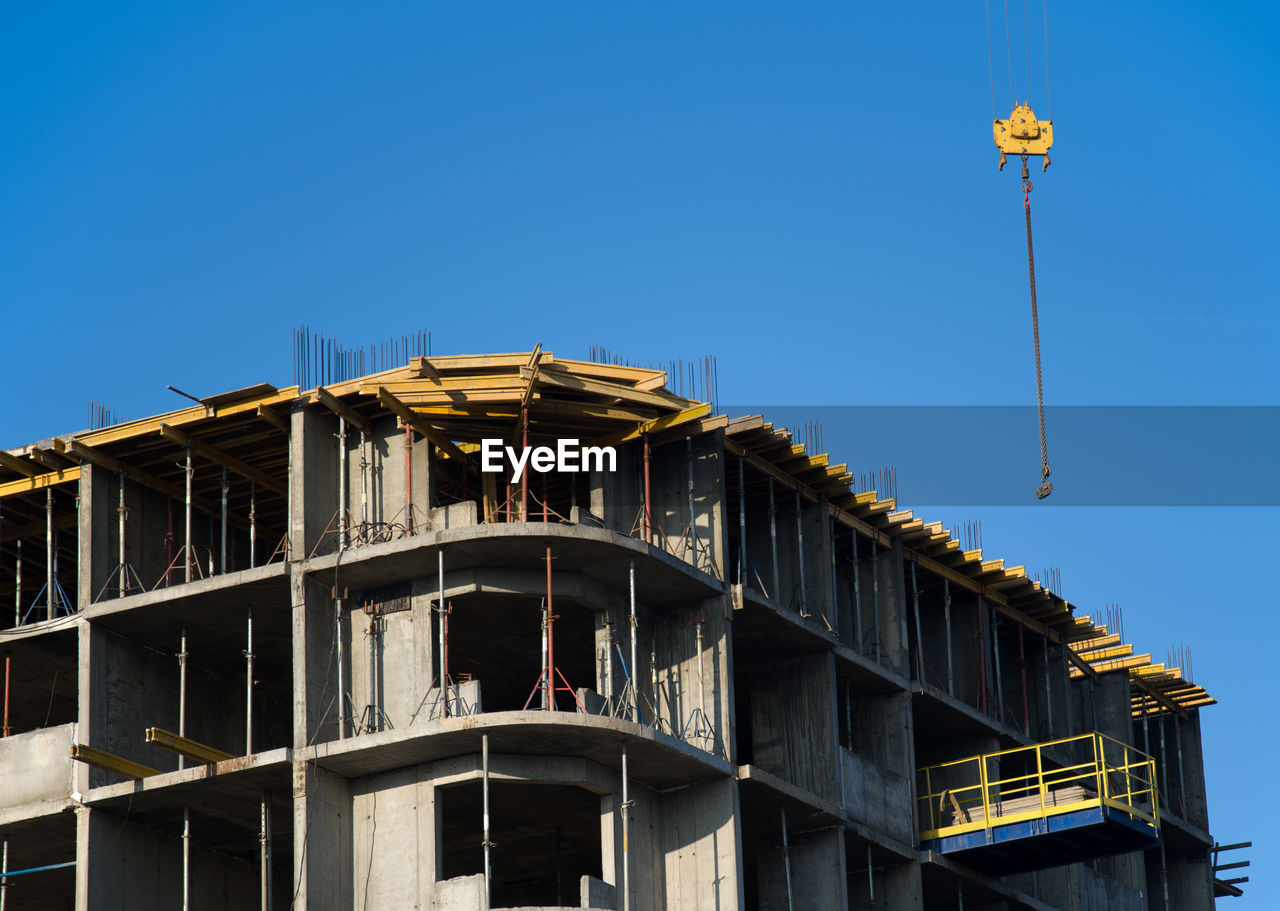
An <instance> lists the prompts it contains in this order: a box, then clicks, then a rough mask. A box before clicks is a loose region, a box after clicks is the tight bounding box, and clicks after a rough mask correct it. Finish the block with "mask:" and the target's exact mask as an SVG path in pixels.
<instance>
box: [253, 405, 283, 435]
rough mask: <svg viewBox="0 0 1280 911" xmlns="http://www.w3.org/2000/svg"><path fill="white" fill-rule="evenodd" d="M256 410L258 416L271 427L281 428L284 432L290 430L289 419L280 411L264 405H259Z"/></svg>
mask: <svg viewBox="0 0 1280 911" xmlns="http://www.w3.org/2000/svg"><path fill="white" fill-rule="evenodd" d="M257 412H258V417H260V418H262V419H263V420H264V421H266V422H267V423H268V424H270V425H271V426H272V427H274V428H276V429H277V430H282V431H284V432H285V433H289V432H290V428H289V419H288V418H286V417H285V416H284V415H282V414H280V412H278V411H276V410H275V409H274V408H268V407H267V406H266V405H259V406H258V409H257Z"/></svg>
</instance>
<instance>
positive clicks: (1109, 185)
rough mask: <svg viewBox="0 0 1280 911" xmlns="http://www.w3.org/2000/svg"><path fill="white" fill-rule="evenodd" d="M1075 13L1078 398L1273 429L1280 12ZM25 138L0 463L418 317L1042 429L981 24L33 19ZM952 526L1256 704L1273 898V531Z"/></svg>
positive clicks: (649, 7)
mask: <svg viewBox="0 0 1280 911" xmlns="http://www.w3.org/2000/svg"><path fill="white" fill-rule="evenodd" d="M993 6H994V7H995V8H994V9H993V11H992V12H993V28H994V35H993V38H994V42H993V43H994V46H995V49H996V54H995V67H994V69H995V76H996V79H995V83H996V92H995V94H996V100H997V110H998V112H999V113H1000V114H1001V116H1003V115H1004V114H1005V113H1007V110H1008V108H1009V106H1010V105H1009V100H1010V99H1009V86H1008V70H1007V65H1006V62H1005V60H1006V58H1005V53H1004V32H1003V29H1004V20H1003V9H1002V6H1001V5H1000V4H993ZM1012 13H1013V15H1014V20H1015V22H1014V26H1015V31H1014V34H1013V37H1012V41H1011V44H1012V45H1013V75H1014V80H1015V84H1016V91H1017V94H1018V95H1019V96H1020V97H1023V96H1025V95H1026V94H1027V92H1026V86H1025V83H1026V75H1025V61H1024V57H1023V52H1022V48H1023V46H1024V45H1023V40H1022V38H1023V33H1022V29H1021V25H1020V23H1021V18H1020V15H1019V14H1020V13H1022V9H1021V8H1020V7H1017V6H1016V5H1015V7H1014V9H1013V10H1012ZM1030 15H1031V21H1032V31H1033V35H1032V58H1033V72H1032V84H1031V87H1030V88H1031V98H1032V101H1033V102H1034V103H1035V107H1036V109H1037V111H1038V113H1039V114H1040V116H1041V117H1047V116H1048V109H1047V105H1046V104H1045V100H1044V97H1043V96H1044V94H1045V93H1044V79H1043V40H1042V35H1041V33H1040V19H1039V11H1038V10H1034V9H1033V10H1031V11H1030ZM1049 17H1050V35H1049V43H1050V48H1049V49H1050V55H1051V63H1052V88H1053V117H1054V120H1055V128H1056V135H1057V145H1056V146H1055V148H1054V156H1053V157H1054V165H1053V167H1052V168H1051V169H1050V171H1049V172H1048V173H1047V174H1044V175H1040V174H1039V173H1038V172H1037V173H1036V174H1035V176H1034V177H1033V180H1034V182H1035V184H1036V189H1035V191H1034V193H1033V205H1034V214H1035V230H1036V253H1037V256H1036V260H1037V262H1036V265H1037V273H1038V276H1039V279H1040V285H1039V287H1040V301H1041V331H1042V337H1043V338H1042V342H1043V351H1044V359H1045V388H1046V396H1047V397H1048V400H1049V401H1050V402H1051V403H1057V404H1072V405H1096V404H1127V405H1153V404H1163V405H1168V404H1196V405H1215V404H1236V405H1239V404H1271V405H1274V404H1280V403H1278V402H1277V386H1276V381H1275V377H1274V368H1273V363H1274V360H1275V359H1274V357H1273V352H1274V351H1275V349H1276V347H1277V343H1278V342H1280V331H1278V324H1277V321H1278V319H1280V318H1278V317H1277V315H1276V312H1277V310H1276V306H1275V304H1276V294H1275V291H1274V270H1273V269H1271V268H1269V267H1270V265H1271V261H1272V260H1273V259H1274V238H1275V233H1276V232H1275V226H1274V218H1275V216H1274V213H1275V212H1276V211H1277V202H1280V198H1278V197H1280V192H1278V183H1277V176H1276V169H1275V168H1274V167H1273V166H1272V162H1273V160H1274V157H1275V149H1276V148H1278V147H1280V136H1278V135H1277V133H1278V132H1280V127H1278V126H1277V118H1276V117H1275V111H1276V103H1275V99H1274V93H1275V89H1276V87H1277V85H1280V72H1278V70H1280V52H1278V50H1277V49H1280V28H1278V27H1277V18H1276V15H1275V12H1274V10H1273V9H1272V8H1271V7H1270V6H1268V5H1264V4H1261V3H1255V4H1249V3H1236V4H1203V3H1191V2H1162V3H1155V2H1147V3H1126V4H1104V3H1099V2H1083V3H1076V4H1072V5H1067V4H1053V5H1051V6H1050V8H1049ZM0 109H2V110H4V111H5V124H6V129H5V135H4V138H3V141H0V200H2V201H3V202H2V204H0V306H2V307H3V318H4V327H5V328H4V331H3V332H2V333H0V355H2V356H3V358H4V363H5V364H6V365H7V367H8V370H9V375H10V377H11V379H10V388H11V390H12V391H11V393H10V394H9V395H7V396H5V397H4V399H3V401H0V445H4V446H14V445H18V444H21V443H25V442H29V441H31V440H33V439H36V438H41V437H46V436H49V435H51V434H53V433H57V432H64V431H68V430H74V429H78V428H80V427H82V426H83V425H84V423H85V403H86V400H87V399H89V398H94V399H98V400H101V401H103V402H105V403H106V404H107V405H109V406H111V407H112V408H114V409H116V411H118V412H120V413H121V414H123V415H125V416H126V417H136V416H140V415H144V414H150V413H155V412H158V411H161V410H166V409H168V408H172V407H177V406H180V405H181V404H182V400H180V399H177V398H176V397H175V396H173V394H172V393H170V392H167V391H166V390H165V389H164V386H165V384H167V383H172V384H174V385H176V386H179V387H181V388H183V389H186V390H188V391H191V392H194V393H196V394H197V395H208V394H212V393H214V392H217V391H222V390H226V389H230V388H235V387H238V386H243V385H247V384H250V383H253V382H258V381H262V380H266V381H271V382H275V383H277V384H279V385H286V384H287V383H288V382H290V371H291V356H290V349H289V332H290V329H291V328H292V327H293V326H296V325H298V324H300V323H303V322H305V323H308V324H309V325H311V326H312V327H314V328H316V329H318V330H321V331H324V332H326V334H331V335H335V336H337V337H339V338H341V339H343V340H344V341H346V342H348V343H350V344H359V343H361V342H368V341H374V340H377V339H381V338H383V337H385V336H388V335H391V334H399V333H401V332H407V331H411V330H414V329H417V328H420V327H426V328H428V329H430V330H431V332H432V337H433V342H434V347H435V350H436V351H437V352H443V351H448V352H472V351H499V350H527V349H529V348H531V347H532V345H533V344H534V343H535V342H538V341H541V342H542V343H543V344H544V345H545V346H546V347H547V348H550V349H552V350H553V351H555V352H556V353H559V354H564V355H576V356H582V355H584V354H585V353H586V350H587V347H588V346H589V345H604V346H606V347H608V348H610V349H612V350H614V351H616V352H618V353H619V354H621V355H623V356H626V357H629V358H631V359H634V360H636V361H640V362H659V361H666V360H667V359H669V358H674V357H685V358H690V357H697V356H701V355H704V354H707V353H713V354H715V355H716V356H717V358H718V361H719V373H720V376H719V381H720V396H721V399H722V400H724V401H741V402H762V403H773V404H779V405H781V404H791V405H797V404H799V405H808V404H812V405H839V404H927V405H949V404H966V405H991V404H1024V405H1025V404H1027V403H1030V402H1032V401H1034V398H1033V396H1034V389H1033V385H1032V376H1033V374H1032V364H1031V358H1030V338H1029V335H1030V333H1029V331H1028V325H1027V323H1028V314H1027V300H1026V275H1025V266H1026V264H1025V248H1024V246H1023V241H1024V238H1023V226H1022V212H1021V205H1020V193H1019V191H1018V187H1017V184H1018V181H1017V176H1016V173H1014V172H1012V169H1010V168H1006V170H1005V172H1004V173H997V172H996V169H995V162H996V157H997V156H996V152H995V149H994V147H993V146H992V144H991V140H990V132H989V130H990V127H989V120H990V117H991V88H990V84H989V80H988V58H987V38H986V29H985V24H984V9H983V6H982V4H980V3H977V2H972V0H971V2H966V3H924V2H922V3H914V4H888V3H881V4H873V5H856V4H791V5H788V6H786V7H781V6H776V5H767V4H757V3H752V2H737V3H734V4H728V3H705V4H696V5H691V4H674V3H662V2H650V3H644V4H640V3H621V2H620V3H608V4H601V3H550V4H517V3H505V4H501V3H499V4H495V3H472V4H442V3H416V4H409V3H405V4H368V5H365V6H364V7H363V8H361V9H359V10H357V9H356V8H354V7H350V6H346V5H336V4H331V3H323V2H311V3H307V4H291V3H216V4H215V3H200V2H192V3H185V4H171V3H150V4H148V3H128V2H121V3H116V4H105V5H104V4H77V3H66V4H59V5H53V4H26V5H22V6H11V8H9V9H7V10H6V11H5V13H4V23H3V27H2V28H0ZM1051 441H1052V436H1051ZM1228 445H1229V444H1228ZM836 455H837V456H838V457H839V460H840V461H848V462H850V464H851V465H853V466H855V467H866V468H871V467H875V466H873V465H865V466H864V465H863V464H862V462H861V461H860V458H859V453H857V452H841V453H836ZM1051 455H1052V450H1051ZM1151 458H1153V459H1158V458H1159V453H1152V455H1151ZM1034 468H1035V466H1034V463H1033V464H1032V465H1031V466H1029V472H1031V473H1034ZM1214 470H1215V469H1214V466H1212V465H1207V466H1206V467H1205V475H1204V477H1205V478H1210V479H1211V478H1212V477H1213V472H1214ZM1133 482H1134V483H1135V484H1140V483H1141V482H1142V479H1141V478H1140V477H1135V478H1134V479H1133ZM1188 483H1189V484H1195V483H1210V481H1201V480H1198V479H1196V478H1189V479H1188ZM900 486H901V489H902V493H903V495H904V499H908V500H909V494H910V479H909V478H901V479H900ZM1031 486H1034V485H1031ZM911 505H914V504H911ZM921 512H923V513H924V514H925V515H927V516H928V517H930V518H932V517H937V518H943V519H946V520H948V521H959V520H962V519H969V518H981V519H982V520H983V527H984V537H985V543H986V548H987V550H988V551H989V552H991V553H995V554H1000V555H1003V556H1005V557H1007V558H1008V559H1009V560H1010V562H1012V563H1026V564H1027V565H1028V566H1032V567H1036V566H1045V565H1055V566H1059V567H1061V568H1062V572H1063V580H1064V588H1065V594H1066V595H1067V596H1068V597H1069V598H1071V600H1072V601H1074V602H1076V603H1077V604H1079V605H1081V606H1082V608H1083V609H1085V610H1089V609H1094V608H1096V607H1098V606H1100V605H1102V604H1106V603H1111V602H1119V603H1120V604H1122V605H1123V607H1124V609H1125V617H1126V627H1127V629H1126V632H1127V633H1129V637H1130V638H1131V639H1134V640H1135V641H1136V642H1137V643H1138V645H1139V646H1140V647H1141V650H1143V651H1147V650H1151V651H1154V652H1156V654H1158V655H1162V654H1163V652H1164V650H1165V648H1166V647H1167V646H1168V645H1169V644H1170V643H1172V642H1188V643H1192V645H1193V649H1194V654H1195V661H1196V665H1195V666H1196V671H1197V680H1198V682H1201V683H1203V684H1204V685H1206V686H1207V687H1208V688H1209V689H1210V691H1211V692H1213V693H1214V694H1215V695H1217V696H1218V697H1219V698H1220V699H1221V700H1222V705H1220V706H1216V707H1214V708H1212V709H1210V710H1208V711H1207V712H1206V713H1205V715H1206V721H1205V723H1206V727H1207V730H1208V732H1209V735H1210V739H1209V741H1208V744H1207V751H1208V762H1209V764H1210V775H1211V801H1212V803H1211V812H1212V819H1213V822H1214V829H1215V832H1216V834H1217V835H1218V836H1219V837H1220V839H1222V840H1224V841H1238V840H1244V839H1249V838H1252V839H1253V840H1254V841H1255V842H1256V844H1257V847H1255V848H1254V850H1253V858H1254V861H1255V865H1256V866H1255V868H1254V870H1253V871H1252V875H1253V879H1254V881H1253V883H1251V888H1250V892H1249V897H1248V898H1246V899H1244V900H1243V901H1240V902H1237V904H1236V905H1235V907H1239V908H1263V907H1269V906H1271V905H1274V904H1277V903H1280V887H1277V886H1276V885H1275V883H1274V881H1273V876H1272V874H1271V871H1270V869H1269V868H1270V866H1271V863H1270V862H1271V861H1272V860H1273V859H1274V857H1275V841H1274V838H1273V837H1272V836H1271V835H1269V834H1268V831H1267V827H1266V825H1265V823H1264V821H1263V819H1262V818H1260V817H1258V816H1256V815H1255V814H1254V813H1253V812H1252V809H1253V808H1252V806H1251V802H1252V801H1253V800H1254V798H1255V795H1256V792H1255V791H1254V790H1253V786H1252V784H1253V783H1252V781H1251V780H1250V778H1249V776H1250V775H1251V774H1253V773H1254V772H1256V770H1257V769H1258V768H1259V764H1260V763H1261V762H1263V761H1265V760H1264V758H1263V757H1269V756H1273V755H1274V753H1275V749H1276V747H1277V743H1276V737H1275V735H1274V734H1273V733H1270V732H1269V731H1270V729H1271V728H1272V727H1273V726H1269V725H1268V726H1264V725H1262V724H1259V722H1260V721H1262V720H1263V719H1265V718H1266V717H1267V716H1266V711H1265V708H1264V705H1263V701H1262V698H1263V696H1264V694H1265V693H1264V687H1267V686H1271V684H1268V683H1267V682H1265V681H1264V678H1263V677H1262V675H1261V672H1260V670H1259V669H1260V668H1263V667H1267V666H1269V665H1270V664H1271V663H1272V661H1271V660H1270V659H1271V655H1270V652H1269V651H1266V652H1264V647H1265V644H1266V643H1269V642H1275V641H1276V636H1275V634H1276V633H1277V621H1276V619H1275V614H1276V612H1275V602H1276V597H1275V592H1274V586H1273V585H1268V586H1266V587H1264V585H1263V580H1264V578H1266V577H1267V575H1268V574H1267V570H1269V569H1270V568H1271V567H1272V566H1274V563H1275V560H1274V556H1273V553H1274V549H1275V545H1276V543H1277V540H1276V539H1277V533H1276V530H1275V525H1276V519H1277V516H1276V510H1275V509H1263V508H1237V509H1211V508H1198V509H1186V508H1181V509H1179V508H1148V509H1119V508H1115V509H1108V508H1065V507H1058V508H1054V507H1049V506H1046V505H1041V506H1040V507H1030V506H1029V507H1027V508H999V509H995V508H989V509H985V510H984V509H982V508H980V507H974V508H970V509H964V510H957V509H955V508H953V507H948V508H947V509H938V510H928V509H923V510H921Z"/></svg>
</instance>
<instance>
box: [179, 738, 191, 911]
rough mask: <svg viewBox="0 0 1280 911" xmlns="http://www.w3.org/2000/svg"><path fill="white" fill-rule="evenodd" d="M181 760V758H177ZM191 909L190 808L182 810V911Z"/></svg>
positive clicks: (184, 807) (185, 807) (186, 807)
mask: <svg viewBox="0 0 1280 911" xmlns="http://www.w3.org/2000/svg"><path fill="white" fill-rule="evenodd" d="M179 758H181V757H179ZM190 907H191V808H190V807H188V806H185V805H184V806H183V808H182V911H188V909H190Z"/></svg>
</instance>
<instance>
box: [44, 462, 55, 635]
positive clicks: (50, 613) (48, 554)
mask: <svg viewBox="0 0 1280 911" xmlns="http://www.w3.org/2000/svg"><path fill="white" fill-rule="evenodd" d="M44 557H45V561H44V574H45V582H44V596H45V597H44V600H45V617H46V619H49V620H52V619H53V617H54V605H55V604H56V603H57V594H56V592H57V589H55V588H54V585H55V584H56V583H57V581H58V579H57V571H56V567H55V563H54V549H53V488H52V487H46V488H45V491H44Z"/></svg>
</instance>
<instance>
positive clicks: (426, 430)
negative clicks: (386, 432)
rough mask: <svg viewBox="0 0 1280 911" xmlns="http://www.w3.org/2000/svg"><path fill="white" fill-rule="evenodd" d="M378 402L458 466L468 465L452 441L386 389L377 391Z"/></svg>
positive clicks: (463, 455) (464, 456)
mask: <svg viewBox="0 0 1280 911" xmlns="http://www.w3.org/2000/svg"><path fill="white" fill-rule="evenodd" d="M378 402H379V403H381V405H382V407H383V408H385V409H387V410H388V411H390V412H391V413H392V414H394V415H395V416H396V417H398V418H399V419H400V420H402V421H404V422H405V423H406V424H408V425H409V426H410V427H412V428H413V429H414V430H416V431H418V433H420V434H422V435H423V436H424V437H426V438H427V439H428V440H430V441H431V442H432V443H434V444H435V445H436V447H437V448H438V449H440V450H442V451H443V452H444V453H445V454H446V455H448V456H449V458H451V459H457V460H458V462H459V464H461V465H463V466H466V465H467V464H468V462H467V457H466V455H465V454H464V453H463V452H462V450H461V449H459V448H458V447H457V446H455V445H454V443H453V440H451V439H449V438H448V437H447V436H445V434H444V432H443V431H441V430H438V429H437V428H435V427H432V426H431V425H430V424H428V423H427V421H426V419H424V418H423V417H422V416H420V415H418V414H415V413H414V412H413V411H412V410H410V408H409V406H408V405H406V404H405V403H404V402H402V401H400V400H399V399H398V398H396V397H395V396H394V395H392V394H391V393H390V392H387V390H386V389H383V388H379V389H378Z"/></svg>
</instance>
